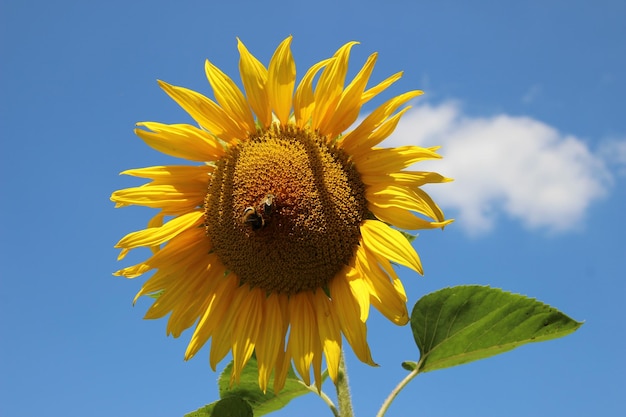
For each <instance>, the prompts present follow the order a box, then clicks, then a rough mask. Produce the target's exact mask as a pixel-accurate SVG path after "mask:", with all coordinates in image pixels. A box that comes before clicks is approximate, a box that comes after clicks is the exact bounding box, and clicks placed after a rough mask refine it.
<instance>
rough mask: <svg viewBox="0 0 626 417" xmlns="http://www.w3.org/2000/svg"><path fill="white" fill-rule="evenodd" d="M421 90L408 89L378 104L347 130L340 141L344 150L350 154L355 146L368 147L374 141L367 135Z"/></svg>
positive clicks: (420, 92) (372, 144) (421, 92)
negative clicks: (353, 126) (350, 129)
mask: <svg viewBox="0 0 626 417" xmlns="http://www.w3.org/2000/svg"><path fill="white" fill-rule="evenodd" d="M422 94H423V91H419V90H415V91H409V92H406V93H404V94H401V95H399V96H397V97H394V98H392V99H390V100H388V101H387V102H385V103H384V104H382V105H381V106H379V107H378V108H377V109H376V110H374V111H373V112H372V113H370V114H369V115H368V116H367V117H366V118H365V119H364V120H363V121H362V122H361V124H360V125H359V126H357V128H356V129H354V130H353V131H351V132H348V133H347V134H346V135H345V136H344V137H343V138H342V141H341V146H342V148H344V149H345V150H346V152H348V153H350V154H352V153H353V152H354V151H355V150H356V149H357V148H360V147H364V148H369V147H372V146H374V145H376V143H373V141H368V140H367V139H368V137H369V136H370V134H371V133H372V132H373V131H374V130H375V129H376V128H377V127H378V126H380V125H381V124H382V123H383V122H384V121H385V120H386V119H387V118H388V117H389V116H391V115H392V114H393V113H394V112H395V111H396V109H397V108H398V107H400V106H402V105H403V104H404V103H406V102H407V101H409V100H411V99H412V98H415V97H417V96H419V95H422Z"/></svg>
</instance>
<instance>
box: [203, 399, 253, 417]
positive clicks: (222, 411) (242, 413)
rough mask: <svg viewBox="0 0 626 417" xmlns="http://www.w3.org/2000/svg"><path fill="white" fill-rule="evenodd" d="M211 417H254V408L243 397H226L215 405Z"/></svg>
mask: <svg viewBox="0 0 626 417" xmlns="http://www.w3.org/2000/svg"><path fill="white" fill-rule="evenodd" d="M211 417H253V414H252V407H250V404H248V403H247V402H246V400H244V399H243V398H241V397H234V396H233V397H226V398H224V399H221V400H219V401H218V402H217V403H215V407H213V411H212V412H211Z"/></svg>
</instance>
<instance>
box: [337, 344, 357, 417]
mask: <svg viewBox="0 0 626 417" xmlns="http://www.w3.org/2000/svg"><path fill="white" fill-rule="evenodd" d="M335 388H336V389H337V402H338V403H339V415H340V416H341V417H354V410H353V409H352V399H351V398H350V386H349V385H348V372H347V369H346V360H345V358H344V355H343V350H342V351H341V357H340V358H339V369H338V371H337V380H336V381H335Z"/></svg>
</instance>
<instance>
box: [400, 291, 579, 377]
mask: <svg viewBox="0 0 626 417" xmlns="http://www.w3.org/2000/svg"><path fill="white" fill-rule="evenodd" d="M581 325H582V323H579V322H576V321H574V320H572V319H571V318H569V317H567V316H566V315H565V314H563V313H561V312H560V311H558V310H556V309H554V308H552V307H550V306H548V305H546V304H543V303H541V302H539V301H537V300H534V299H532V298H528V297H525V296H522V295H518V294H511V293H509V292H504V291H502V290H499V289H495V288H489V287H483V286H478V285H470V286H458V287H452V288H444V289H442V290H439V291H436V292H434V293H431V294H428V295H426V296H424V297H422V298H421V299H420V300H419V301H418V302H417V303H416V304H415V307H414V308H413V312H412V313H411V328H412V329H413V337H414V338H415V343H416V344H417V346H418V348H419V351H420V364H419V366H420V371H421V372H427V371H434V370H436V369H442V368H448V367H451V366H456V365H461V364H464V363H467V362H471V361H475V360H478V359H483V358H488V357H490V356H493V355H497V354H499V353H503V352H506V351H508V350H511V349H514V348H516V347H518V346H521V345H523V344H526V343H530V342H541V341H544V340H550V339H555V338H558V337H562V336H565V335H568V334H570V333H572V332H574V331H575V330H576V329H578V328H579V327H580V326H581Z"/></svg>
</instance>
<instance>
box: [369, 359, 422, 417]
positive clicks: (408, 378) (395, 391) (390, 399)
mask: <svg viewBox="0 0 626 417" xmlns="http://www.w3.org/2000/svg"><path fill="white" fill-rule="evenodd" d="M420 363H421V361H420ZM419 369H420V367H419V365H418V366H416V367H415V369H414V370H412V371H411V372H410V373H409V374H408V375H407V376H406V377H404V379H403V380H402V381H400V383H399V384H398V385H396V387H395V388H394V389H393V390H392V391H391V392H390V393H389V396H388V397H387V398H386V399H385V402H383V405H382V406H381V407H380V410H379V411H378V414H376V417H383V416H384V415H385V413H386V412H387V409H389V406H390V405H391V403H392V402H393V400H394V399H395V398H396V397H397V396H398V394H400V391H402V389H403V388H404V387H405V386H406V385H407V384H408V383H409V382H410V381H411V380H412V379H413V378H415V377H416V376H417V374H419V373H420V371H419Z"/></svg>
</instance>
